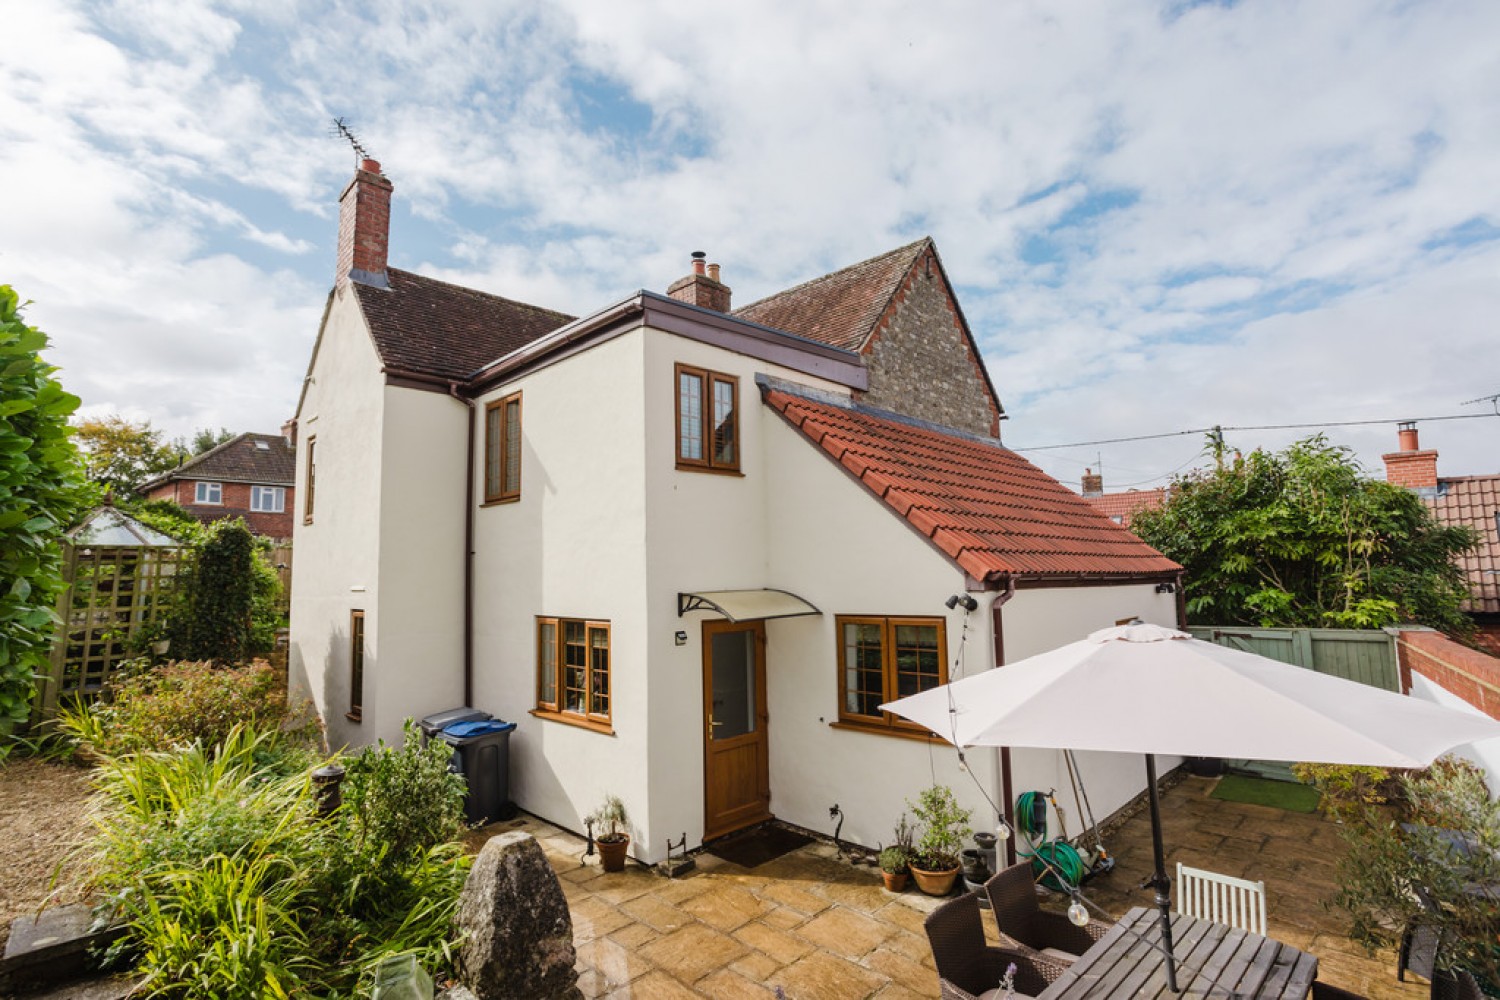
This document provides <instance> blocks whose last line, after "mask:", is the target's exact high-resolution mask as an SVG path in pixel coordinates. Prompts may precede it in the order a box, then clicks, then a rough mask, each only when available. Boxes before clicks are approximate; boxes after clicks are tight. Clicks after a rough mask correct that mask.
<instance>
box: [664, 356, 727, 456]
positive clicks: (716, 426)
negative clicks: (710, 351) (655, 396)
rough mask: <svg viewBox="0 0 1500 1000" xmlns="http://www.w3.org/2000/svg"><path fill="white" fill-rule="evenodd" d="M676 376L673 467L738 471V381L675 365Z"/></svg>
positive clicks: (686, 366)
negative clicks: (675, 431)
mask: <svg viewBox="0 0 1500 1000" xmlns="http://www.w3.org/2000/svg"><path fill="white" fill-rule="evenodd" d="M676 374H677V467H678V468H679V469H692V470H695V471H702V472H738V471H739V468H740V428H739V394H740V382H739V379H737V378H735V377H734V376H733V375H724V374H721V373H719V372H711V371H708V370H706V369H703V368H693V367H691V366H689V365H678V366H677V368H676Z"/></svg>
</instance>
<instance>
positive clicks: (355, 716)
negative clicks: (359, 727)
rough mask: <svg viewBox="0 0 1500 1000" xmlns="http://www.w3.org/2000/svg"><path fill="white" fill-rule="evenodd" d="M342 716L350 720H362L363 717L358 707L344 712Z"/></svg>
mask: <svg viewBox="0 0 1500 1000" xmlns="http://www.w3.org/2000/svg"><path fill="white" fill-rule="evenodd" d="M344 718H346V719H348V720H349V721H350V722H363V721H364V718H365V717H364V715H363V714H362V713H361V712H360V711H359V710H358V709H355V710H354V711H352V712H345V713H344Z"/></svg>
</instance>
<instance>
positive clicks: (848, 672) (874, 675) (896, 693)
mask: <svg viewBox="0 0 1500 1000" xmlns="http://www.w3.org/2000/svg"><path fill="white" fill-rule="evenodd" d="M836 628H837V630H838V631H837V634H838V643H839V721H840V722H843V723H848V724H851V725H856V726H861V727H878V728H880V729H885V730H892V729H895V730H910V731H914V732H923V733H925V732H926V731H927V730H925V729H923V728H922V727H921V726H918V725H917V724H916V723H913V722H907V721H906V720H905V719H901V718H898V717H896V716H894V715H891V714H890V713H889V712H882V711H881V710H880V706H881V705H882V704H884V703H885V702H888V701H895V700H896V699H897V698H905V697H907V696H908V695H913V694H917V693H919V692H921V691H926V690H928V689H929V688H934V687H937V686H938V685H939V684H946V683H948V664H947V659H948V657H947V650H946V647H945V643H944V622H943V619H941V618H866V617H854V616H843V615H840V616H839V617H838V619H837V624H836Z"/></svg>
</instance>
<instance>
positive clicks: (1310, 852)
mask: <svg viewBox="0 0 1500 1000" xmlns="http://www.w3.org/2000/svg"><path fill="white" fill-rule="evenodd" d="M1212 786H1213V782H1212V780H1211V779H1204V778H1192V777H1188V778H1184V779H1183V780H1182V781H1181V782H1180V783H1178V784H1177V785H1175V786H1174V787H1173V788H1171V789H1170V790H1168V791H1167V793H1166V794H1165V797H1164V799H1163V809H1162V812H1163V817H1164V829H1165V835H1166V847H1167V863H1168V866H1169V868H1171V867H1172V866H1175V863H1176V862H1177V861H1179V860H1180V861H1183V862H1184V863H1187V864H1191V865H1195V866H1198V867H1203V868H1209V869H1212V870H1214V871H1218V872H1223V873H1225V874H1231V875H1238V876H1242V877H1249V878H1255V879H1264V880H1265V881H1266V885H1267V893H1268V901H1267V905H1268V911H1269V917H1270V931H1271V935H1272V936H1273V937H1276V938H1278V939H1280V940H1282V941H1285V942H1287V943H1289V944H1293V945H1296V946H1297V947H1299V948H1303V949H1306V950H1308V951H1311V952H1313V953H1314V954H1316V955H1317V956H1318V958H1319V964H1320V971H1319V974H1320V978H1322V979H1324V980H1327V981H1329V982H1332V983H1333V984H1335V985H1338V986H1342V987H1344V988H1346V989H1351V990H1354V991H1356V992H1358V993H1362V994H1364V995H1366V996H1370V997H1372V998H1377V1000H1418V998H1420V997H1425V996H1426V995H1427V987H1426V986H1425V985H1419V984H1417V983H1414V982H1411V981H1408V982H1406V983H1404V984H1403V983H1399V982H1397V981H1396V978H1395V974H1394V970H1395V958H1394V955H1392V954H1389V953H1387V954H1383V955H1379V956H1376V957H1375V958H1371V957H1369V956H1367V955H1366V954H1365V953H1364V951H1363V950H1362V949H1361V948H1360V947H1359V946H1357V945H1355V944H1353V943H1352V942H1350V941H1349V940H1348V939H1347V938H1346V937H1344V936H1343V934H1342V932H1341V923H1340V918H1339V917H1338V916H1337V915H1336V914H1332V913H1329V912H1327V911H1325V910H1324V908H1323V907H1322V904H1321V900H1322V899H1323V898H1326V897H1327V896H1328V895H1329V894H1331V893H1332V891H1333V889H1334V887H1335V881H1334V879H1335V875H1334V865H1335V863H1336V861H1337V859H1338V856H1339V854H1340V853H1341V851H1342V842H1341V841H1340V840H1339V838H1338V835H1337V827H1335V826H1334V825H1333V824H1331V823H1329V822H1327V821H1325V820H1323V819H1322V818H1321V817H1318V816H1307V815H1300V814H1296V813H1288V812H1284V811H1282V810H1279V809H1272V808H1268V807H1264V806H1253V805H1244V804H1239V803H1231V802H1220V801H1218V800H1215V799H1210V798H1208V792H1209V791H1210V790H1211V788H1212ZM517 827H521V828H524V829H528V830H530V831H531V832H532V833H533V834H534V835H535V836H536V837H537V839H538V841H539V842H540V843H541V845H542V848H543V850H544V851H545V852H546V853H547V857H548V859H549V860H550V861H551V863H552V865H553V867H554V868H555V869H556V871H557V873H558V875H559V877H560V879H561V881H562V886H563V891H564V894H565V895H566V896H567V899H568V903H569V907H570V910H571V912H572V916H573V930H574V939H575V943H576V945H577V949H578V968H579V972H580V978H579V984H578V985H579V988H580V989H581V990H582V992H583V994H584V995H585V996H586V997H589V998H590V1000H593V998H599V997H607V998H627V997H639V998H656V997H664V998H672V997H723V998H731V1000H732V998H739V997H774V996H776V995H777V991H778V989H779V990H780V991H781V993H782V995H784V996H785V997H786V998H788V1000H814V998H838V1000H842V998H858V997H871V998H874V997H878V998H881V1000H898V998H905V997H936V996H937V995H938V989H937V975H936V973H935V971H934V970H933V965H932V957H931V953H930V951H929V949H928V945H927V939H926V936H925V935H924V933H923V931H922V919H923V917H924V916H925V915H926V914H927V913H928V912H930V911H931V910H932V908H933V907H934V906H936V905H937V902H938V901H937V900H934V899H931V898H929V897H926V896H923V895H921V894H920V893H918V892H917V891H916V890H915V889H914V888H912V889H908V890H907V891H906V892H904V893H900V894H895V893H889V892H886V891H885V889H883V888H882V887H881V882H880V875H879V872H878V871H876V870H875V869H873V868H868V867H863V866H858V867H857V866H854V865H851V864H848V863H847V862H845V861H842V860H840V859H838V858H837V857H835V851H834V849H833V847H832V846H831V845H829V844H824V843H814V844H810V845H808V846H807V847H803V848H801V849H800V850H797V851H794V852H792V853H791V854H788V855H786V856H784V857H782V858H779V859H776V860H774V861H771V862H768V863H766V864H763V865H760V866H759V867H756V868H753V869H746V868H741V867H739V866H738V865H734V864H730V863H728V862H725V861H722V860H720V859H718V858H715V857H713V856H712V855H707V854H699V855H698V857H697V864H698V870H697V871H696V872H693V873H691V874H689V875H686V876H684V877H682V878H680V879H677V880H675V881H674V880H670V879H667V878H665V877H663V876H661V875H658V874H656V873H655V872H652V871H648V870H647V869H645V868H643V867H641V866H639V865H635V864H634V863H632V864H631V865H630V866H629V867H628V868H627V869H626V871H624V872H620V873H613V874H605V873H604V872H602V871H601V869H600V868H599V866H598V858H597V856H595V857H593V858H588V859H587V863H585V861H584V859H582V855H583V851H584V843H583V841H582V840H581V839H580V838H578V837H575V836H573V835H571V834H568V833H565V832H562V831H560V830H558V829H556V828H555V827H552V826H549V825H548V824H545V823H542V822H540V821H538V820H534V819H529V818H527V819H521V820H517V821H515V822H514V823H509V824H496V825H495V826H492V827H490V828H487V829H486V830H485V831H483V833H484V834H491V833H495V832H500V831H503V830H508V829H514V828H517ZM1107 845H1108V847H1109V848H1110V850H1111V853H1112V854H1113V855H1114V856H1115V858H1116V868H1115V870H1114V871H1113V872H1112V873H1110V874H1108V875H1104V876H1101V877H1099V878H1097V879H1094V880H1093V881H1092V882H1090V883H1089V884H1088V886H1087V887H1086V894H1087V895H1088V896H1089V898H1090V899H1092V900H1093V901H1094V902H1096V903H1098V904H1099V905H1100V906H1102V907H1103V908H1104V909H1105V910H1107V911H1108V912H1110V913H1111V914H1113V915H1119V914H1121V913H1123V912H1124V911H1125V910H1127V909H1129V908H1130V907H1131V906H1142V905H1150V903H1151V894H1150V892H1149V891H1146V890H1139V889H1136V888H1135V886H1137V885H1139V883H1140V882H1141V880H1142V879H1144V878H1145V877H1146V876H1147V875H1148V874H1149V872H1150V868H1151V841H1150V822H1149V819H1148V818H1147V815H1146V812H1145V810H1144V809H1142V810H1140V811H1139V812H1138V813H1137V814H1136V815H1134V816H1132V817H1131V818H1130V819H1128V820H1127V821H1125V822H1124V824H1123V825H1122V826H1121V827H1120V828H1119V829H1117V830H1115V831H1114V832H1113V833H1112V834H1111V835H1110V836H1109V837H1108V839H1107ZM985 919H986V922H987V930H989V932H990V934H991V936H993V927H992V926H988V920H989V918H988V916H986V918H985Z"/></svg>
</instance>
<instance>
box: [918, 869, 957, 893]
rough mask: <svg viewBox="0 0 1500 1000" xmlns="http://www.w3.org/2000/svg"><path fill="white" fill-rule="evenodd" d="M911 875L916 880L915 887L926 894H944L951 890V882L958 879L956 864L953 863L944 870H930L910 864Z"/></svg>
mask: <svg viewBox="0 0 1500 1000" xmlns="http://www.w3.org/2000/svg"><path fill="white" fill-rule="evenodd" d="M911 877H912V878H914V879H916V880H917V888H918V889H921V890H922V891H923V892H925V893H927V895H929V896H946V895H948V893H950V892H952V891H953V883H954V882H955V881H956V880H957V879H958V866H957V865H954V866H953V867H952V868H949V869H948V870H946V871H937V872H930V871H927V870H926V869H924V868H918V867H917V866H916V865H912V866H911Z"/></svg>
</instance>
